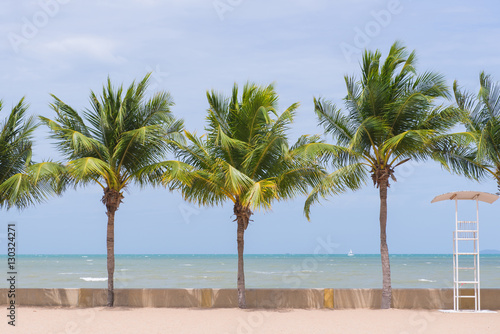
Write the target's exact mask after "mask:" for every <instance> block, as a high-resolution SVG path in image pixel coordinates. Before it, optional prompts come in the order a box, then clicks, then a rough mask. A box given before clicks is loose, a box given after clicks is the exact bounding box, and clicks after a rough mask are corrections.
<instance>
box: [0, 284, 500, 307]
mask: <svg viewBox="0 0 500 334" xmlns="http://www.w3.org/2000/svg"><path fill="white" fill-rule="evenodd" d="M106 292H107V291H106V289H17V290H16V297H15V301H16V304H17V305H18V306H56V307H57V306H59V307H101V306H105V305H106ZM381 294H382V292H381V290H380V289H247V294H246V300H247V306H248V307H249V308H300V309H321V308H326V309H352V308H375V309H376V308H379V306H380V298H381ZM472 302H473V301H472V300H470V299H468V300H465V303H464V304H463V305H462V306H461V308H464V309H465V308H472V307H473V304H472ZM8 303H9V297H8V289H0V305H7V304H8ZM237 305H238V302H237V293H236V289H116V290H115V306H123V307H196V308H234V307H237ZM392 307H393V308H399V309H452V308H453V290H452V289H393V305H392ZM481 308H482V309H489V310H500V289H482V290H481Z"/></svg>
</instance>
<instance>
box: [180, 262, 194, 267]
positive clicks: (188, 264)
mask: <svg viewBox="0 0 500 334" xmlns="http://www.w3.org/2000/svg"><path fill="white" fill-rule="evenodd" d="M181 266H183V267H192V266H193V265H192V264H191V263H183V264H181Z"/></svg>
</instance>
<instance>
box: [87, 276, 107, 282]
mask: <svg viewBox="0 0 500 334" xmlns="http://www.w3.org/2000/svg"><path fill="white" fill-rule="evenodd" d="M80 279H81V280H84V281H85V282H104V281H107V280H108V278H107V277H80Z"/></svg>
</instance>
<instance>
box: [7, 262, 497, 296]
mask: <svg viewBox="0 0 500 334" xmlns="http://www.w3.org/2000/svg"><path fill="white" fill-rule="evenodd" d="M244 261H245V281H246V287H247V288H380V287H381V285H382V269H381V263H380V255H355V256H347V255H307V254H306V255H245V258H244ZM390 261H391V274H392V286H393V288H451V287H452V286H453V285H452V280H453V271H452V268H453V264H452V256H451V255H391V256H390ZM1 262H4V263H5V265H6V263H7V258H6V257H5V256H3V257H1V256H0V263H1ZM115 263H116V269H115V288H118V289H120V288H235V287H236V273H237V256H236V255H154V254H151V255H116V256H115ZM480 265H481V287H483V288H500V255H481V261H480ZM17 272H18V282H17V287H18V288H106V287H107V271H106V255H18V256H17ZM3 281H4V284H2V285H0V287H2V286H3V285H6V284H7V283H5V280H3Z"/></svg>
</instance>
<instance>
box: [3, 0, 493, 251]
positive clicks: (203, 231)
mask: <svg viewBox="0 0 500 334" xmlns="http://www.w3.org/2000/svg"><path fill="white" fill-rule="evenodd" d="M499 7H500V6H499V5H498V3H497V2H494V1H488V4H487V5H481V6H479V5H478V3H477V2H470V1H456V0H454V1H439V2H438V1H404V0H401V1H398V0H391V1H373V0H370V1H368V0H355V1H327V0H288V1H261V0H253V1H250V0H172V1H167V0H165V1H159V0H147V1H144V0H124V1H94V0H92V1H76V0H43V1H3V2H1V3H0V31H1V33H2V36H3V37H2V39H1V40H0V52H1V54H2V61H1V63H0V66H1V70H0V76H1V78H2V83H3V85H2V93H1V94H0V98H1V99H2V100H3V102H4V110H3V114H4V115H5V112H6V111H7V110H8V109H9V108H10V107H11V106H12V105H13V104H15V103H16V102H17V101H18V100H19V99H20V98H21V97H22V96H26V98H27V100H28V102H29V103H30V105H31V107H30V112H31V113H32V114H37V115H44V116H47V117H53V112H52V111H51V110H50V108H49V107H48V104H49V103H50V102H51V98H50V96H49V94H50V93H52V94H55V95H56V96H58V97H59V98H61V99H62V100H63V101H65V102H66V103H68V104H70V105H72V106H73V107H75V108H77V109H78V110H83V109H85V108H86V107H88V105H89V104H88V96H89V92H90V90H91V89H92V90H94V91H100V89H101V87H102V84H103V83H104V81H105V80H106V78H107V76H110V77H111V79H112V80H113V82H114V83H117V84H118V83H124V84H125V85H128V84H129V83H130V82H131V81H132V80H133V79H140V78H142V77H143V76H144V75H145V74H146V73H147V72H151V71H152V72H153V77H152V82H151V83H152V85H151V92H153V91H154V90H166V91H169V92H170V93H171V94H172V96H173V98H174V101H175V103H176V105H175V106H174V107H173V112H174V113H175V115H176V116H177V117H179V118H183V119H184V120H185V123H186V128H187V129H189V130H191V131H197V132H198V133H202V132H203V129H204V118H205V113H206V109H207V102H206V97H205V92H206V91H207V90H208V89H216V90H219V91H224V92H226V93H229V92H230V89H231V87H232V85H233V83H234V82H237V83H239V84H243V83H245V82H246V81H247V80H250V81H254V82H257V83H259V84H268V83H270V82H275V83H276V87H277V91H278V93H279V94H280V106H281V110H284V109H285V108H286V107H287V106H289V105H290V104H292V103H294V102H300V103H301V107H300V108H299V110H298V114H297V118H296V120H295V125H294V127H293V129H292V137H294V138H296V137H297V136H298V135H300V134H316V133H321V132H322V129H320V128H319V127H318V126H317V125H316V119H315V116H314V113H313V103H312V100H313V97H314V96H316V97H319V96H322V97H325V98H328V99H331V100H332V101H334V102H335V103H336V104H337V105H338V106H342V98H343V97H344V96H345V92H346V90H345V86H344V80H343V76H344V75H345V74H349V75H352V74H357V73H359V70H358V62H359V60H360V56H361V50H362V49H364V48H369V49H380V50H381V51H382V53H383V54H386V53H387V51H388V49H389V46H390V45H391V44H392V43H393V42H394V41H395V40H401V41H403V42H404V43H405V45H406V46H407V47H408V48H409V49H410V50H413V49H415V50H416V51H417V54H418V59H419V63H418V69H419V70H420V71H426V70H432V71H438V72H441V73H442V74H444V75H445V76H446V78H447V81H448V83H449V85H450V86H451V85H452V83H453V80H455V79H456V80H458V81H459V83H460V84H461V85H462V86H464V87H466V88H468V89H470V90H472V91H474V92H475V91H477V88H478V77H479V73H480V71H482V70H484V71H486V72H487V73H490V74H492V75H493V77H494V79H495V80H496V81H500V44H499V43H498V36H499V35H500V24H499V21H498V13H499V12H500V8H499ZM35 157H36V158H37V159H38V160H42V159H48V158H57V155H56V153H55V149H54V147H53V145H52V144H51V142H50V140H49V139H47V131H46V130H45V129H43V128H41V129H40V130H39V131H38V132H37V134H36V146H35ZM396 176H397V178H398V182H397V183H395V184H393V186H392V188H391V190H390V192H389V220H388V238H389V239H388V245H389V251H390V252H391V253H450V252H451V244H452V241H451V233H452V230H453V223H454V206H453V204H452V203H451V202H441V203H437V204H432V205H431V204H430V201H431V200H432V198H433V197H434V196H436V195H438V194H441V193H445V192H449V191H454V190H469V189H470V190H481V191H487V192H496V191H497V190H496V186H495V184H494V182H493V181H492V180H487V181H485V182H483V183H481V184H478V183H475V182H471V181H468V180H465V179H463V178H461V177H459V176H453V175H450V174H448V173H447V172H445V171H443V170H442V169H441V168H440V166H438V165H437V164H435V163H432V162H429V163H425V164H407V165H406V166H404V167H402V168H400V169H399V170H397V171H396ZM101 197H102V191H101V189H100V188H98V187H87V188H84V189H81V188H80V189H78V190H76V191H75V190H70V191H68V192H67V193H65V194H64V195H63V196H62V197H58V198H52V199H50V200H48V201H47V202H46V203H44V204H41V205H38V206H37V207H35V208H29V209H26V210H24V211H22V212H18V211H16V210H11V211H9V212H6V211H2V212H1V213H0V214H1V217H2V218H1V219H0V221H2V226H4V227H3V228H2V229H5V230H6V227H5V226H6V224H7V222H16V223H17V229H18V243H19V251H20V252H21V253H25V254H33V253H35V254H65V253H91V254H92V253H97V254H103V253H105V252H106V248H105V235H106V234H105V231H106V218H107V217H106V215H105V208H104V206H103V205H102V203H101V202H100V199H101ZM303 202H304V198H298V199H296V200H294V201H290V202H284V203H278V204H276V205H275V206H274V208H273V210H272V211H270V212H256V214H255V215H254V216H253V220H254V221H253V222H252V223H251V225H250V227H249V228H248V230H247V232H246V243H245V252H246V253H313V252H314V251H315V249H317V247H318V245H322V244H324V243H325V242H327V243H329V245H330V246H329V247H328V248H329V250H330V251H331V252H334V253H346V252H347V251H349V249H351V248H352V250H353V251H354V252H355V253H377V252H378V250H379V236H378V235H379V227H378V208H379V201H378V191H377V189H375V188H374V187H373V186H372V185H371V184H367V185H366V187H365V188H364V189H363V190H360V191H357V192H354V193H353V192H349V193H346V194H345V195H342V196H339V197H336V198H330V199H329V200H328V201H322V204H321V205H317V206H315V207H314V208H313V211H312V220H311V222H307V220H306V219H305V218H304V216H303V214H302V207H303ZM463 208H464V210H463V212H464V214H466V215H467V214H468V212H470V210H465V209H467V208H469V207H468V206H467V205H465V204H464V205H463ZM469 209H470V208H469ZM498 212H500V201H499V202H498V203H495V204H493V205H489V204H481V207H480V219H481V240H480V242H481V249H487V248H490V249H491V248H496V249H500V237H499V236H500V220H499V218H498V216H499V215H498ZM231 213H232V207H231V205H230V203H227V205H224V206H223V207H217V208H198V207H196V206H193V205H191V204H189V203H185V202H183V200H182V198H181V196H180V195H179V194H178V193H169V192H167V191H166V190H163V189H139V188H137V187H130V188H129V189H128V191H127V193H125V199H124V202H123V204H122V205H121V207H120V209H119V211H118V212H117V216H116V243H115V250H116V253H166V254H170V253H235V252H236V224H235V223H234V222H233V217H232V216H231ZM2 233H4V231H0V241H3V242H4V241H5V239H3V240H2V239H1V238H2V237H3V238H5V235H4V234H2Z"/></svg>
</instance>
